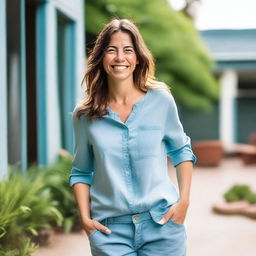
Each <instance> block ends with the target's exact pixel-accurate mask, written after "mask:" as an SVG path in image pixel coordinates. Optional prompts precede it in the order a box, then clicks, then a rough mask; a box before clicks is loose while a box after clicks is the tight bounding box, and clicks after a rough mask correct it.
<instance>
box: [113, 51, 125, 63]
mask: <svg viewBox="0 0 256 256" xmlns="http://www.w3.org/2000/svg"><path fill="white" fill-rule="evenodd" d="M115 59H116V61H119V62H121V61H124V60H125V57H124V53H123V52H122V51H117V53H116V57H115Z"/></svg>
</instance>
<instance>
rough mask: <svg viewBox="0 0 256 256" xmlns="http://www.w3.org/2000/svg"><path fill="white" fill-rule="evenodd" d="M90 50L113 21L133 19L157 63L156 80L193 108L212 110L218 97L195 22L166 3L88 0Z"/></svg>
mask: <svg viewBox="0 0 256 256" xmlns="http://www.w3.org/2000/svg"><path fill="white" fill-rule="evenodd" d="M85 17H86V37H87V45H88V47H89V48H91V46H92V42H93V41H94V39H95V36H96V35H97V34H98V33H99V31H100V30H101V29H102V27H103V26H104V24H106V23H108V21H109V20H110V18H112V17H118V18H123V17H124V18H129V19H131V20H133V21H134V22H135V23H136V24H137V26H138V27H139V29H140V31H141V33H142V36H143V38H144V40H145V42H146V44H147V46H148V47H149V49H150V50H151V52H152V53H153V55H154V57H155V60H156V68H157V69H156V77H157V78H158V80H160V81H164V82H165V83H167V84H168V85H169V86H170V87H171V90H172V92H173V94H174V96H175V98H176V99H177V100H178V101H179V102H180V103H181V104H182V105H183V106H185V107H187V108H189V109H200V110H209V109H211V106H212V103H213V101H214V100H216V99H217V98H218V83H217V81H216V80H215V78H214V76H213V74H212V69H213V62H212V60H211V58H210V55H209V53H208V50H207V49H206V47H205V46H204V44H203V42H202V41H201V39H200V36H199V34H198V32H197V30H196V29H195V28H194V25H193V23H192V22H191V20H190V19H189V18H188V17H186V15H184V14H183V13H182V12H177V11H174V10H173V9H172V8H171V7H170V5H169V4H168V3H167V1H166V0H143V1H138V0H97V1H95V0H87V1H86V16H85Z"/></svg>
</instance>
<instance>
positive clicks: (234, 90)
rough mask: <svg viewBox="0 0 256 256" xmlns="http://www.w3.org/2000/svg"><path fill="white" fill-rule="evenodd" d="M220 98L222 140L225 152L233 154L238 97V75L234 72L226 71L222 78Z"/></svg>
mask: <svg viewBox="0 0 256 256" xmlns="http://www.w3.org/2000/svg"><path fill="white" fill-rule="evenodd" d="M220 83H221V97H220V139H221V142H222V143H223V147H224V151H225V152H226V153H232V150H233V149H232V144H233V143H235V142H236V130H237V129H236V128H237V124H236V115H237V106H236V98H237V95H238V75H237V73H236V72H235V71H234V70H226V71H224V72H223V74H222V76H221V78H220Z"/></svg>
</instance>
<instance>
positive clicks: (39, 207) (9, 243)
mask: <svg viewBox="0 0 256 256" xmlns="http://www.w3.org/2000/svg"><path fill="white" fill-rule="evenodd" d="M57 204H58V202H57V201H55V200H52V197H51V192H50V190H49V189H45V183H44V179H43V177H42V176H40V175H39V176H36V175H31V174H28V173H21V172H19V171H17V170H14V169H10V172H9V177H8V178H7V179H5V180H3V181H2V182H1V183H0V205H1V208H0V243H1V245H2V248H4V249H8V250H10V251H11V250H13V249H16V248H20V249H19V253H21V251H20V250H26V248H27V250H26V251H28V250H29V248H31V249H33V246H32V244H30V240H28V239H29V238H28V237H27V236H28V235H31V236H37V235H38V231H39V230H40V229H45V228H50V225H49V222H50V221H53V222H55V223H56V224H57V225H61V223H62V221H63V217H62V214H61V213H60V212H59V211H58V209H57V208H56V206H57ZM30 245H31V246H30ZM13 253H15V250H14V251H13ZM24 253H26V252H25V251H24ZM14 255H15V254H14ZM19 255H23V254H19ZM24 255H26V254H24Z"/></svg>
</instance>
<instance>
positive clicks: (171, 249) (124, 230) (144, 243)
mask: <svg viewBox="0 0 256 256" xmlns="http://www.w3.org/2000/svg"><path fill="white" fill-rule="evenodd" d="M101 223H102V224H103V225H105V226H106V227H108V228H109V229H110V230H111V231H112V233H111V234H109V235H108V234H105V233H103V232H101V231H99V230H94V231H93V232H92V233H90V235H89V237H88V238H89V242H90V246H91V253H92V255H93V256H125V255H129V256H185V255H186V242H187V235H186V228H185V226H184V224H177V223H175V222H173V221H172V220H169V221H168V222H167V223H165V224H163V225H161V224H158V223H156V222H154V221H153V219H152V218H151V215H150V213H149V212H143V213H138V214H132V215H124V216H118V217H112V218H107V219H104V220H102V221H101Z"/></svg>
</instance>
